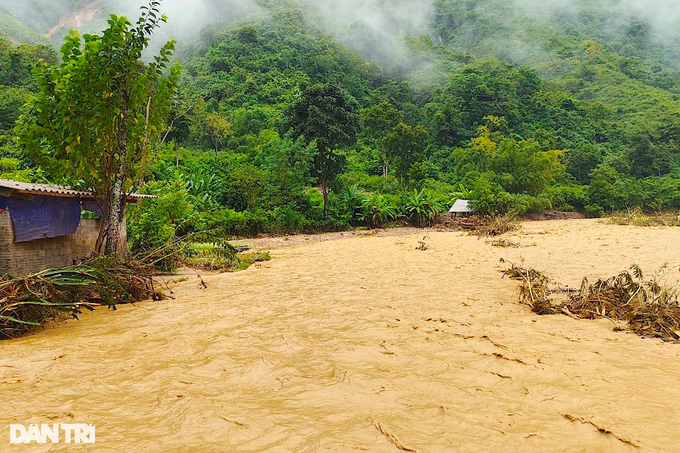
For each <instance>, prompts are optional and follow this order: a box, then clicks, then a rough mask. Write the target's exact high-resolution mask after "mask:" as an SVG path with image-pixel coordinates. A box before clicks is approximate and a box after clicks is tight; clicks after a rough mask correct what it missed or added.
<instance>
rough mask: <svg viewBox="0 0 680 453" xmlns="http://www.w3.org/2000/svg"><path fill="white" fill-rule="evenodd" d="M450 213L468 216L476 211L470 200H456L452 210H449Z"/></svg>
mask: <svg viewBox="0 0 680 453" xmlns="http://www.w3.org/2000/svg"><path fill="white" fill-rule="evenodd" d="M449 212H450V213H451V214H455V215H459V216H466V215H470V214H472V213H474V212H475V210H474V209H472V204H471V203H470V201H469V200H456V202H455V203H454V204H453V206H452V207H451V209H449Z"/></svg>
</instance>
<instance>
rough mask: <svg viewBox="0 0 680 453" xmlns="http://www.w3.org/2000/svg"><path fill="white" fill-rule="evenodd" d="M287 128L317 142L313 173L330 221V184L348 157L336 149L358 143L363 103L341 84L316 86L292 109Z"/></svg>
mask: <svg viewBox="0 0 680 453" xmlns="http://www.w3.org/2000/svg"><path fill="white" fill-rule="evenodd" d="M284 128H285V129H286V130H291V129H292V130H293V133H294V134H295V136H296V137H300V136H302V137H304V139H305V141H306V142H307V144H310V143H312V142H316V153H315V154H314V158H313V161H312V167H311V170H312V171H311V172H312V176H313V177H315V178H317V179H318V181H319V184H320V185H321V192H322V193H323V218H324V220H326V219H328V190H329V184H330V183H331V182H332V181H333V179H335V177H336V176H337V175H338V174H339V173H340V170H341V168H342V166H343V165H344V160H345V159H344V156H342V155H340V154H338V153H337V152H335V150H337V149H338V148H340V147H350V146H353V145H354V144H355V143H356V141H357V134H358V133H359V130H360V128H361V125H360V122H359V104H358V103H357V102H356V101H355V100H354V99H352V98H350V97H349V96H348V95H347V94H346V93H345V92H344V91H343V90H342V89H341V88H340V87H339V86H337V85H334V84H326V85H314V86H312V87H310V88H308V89H306V90H305V91H304V92H303V93H302V96H301V97H300V99H298V100H297V101H296V102H294V103H293V104H292V105H291V106H290V107H289V108H288V110H287V112H286V122H285V126H284Z"/></svg>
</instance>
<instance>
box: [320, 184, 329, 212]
mask: <svg viewBox="0 0 680 453" xmlns="http://www.w3.org/2000/svg"><path fill="white" fill-rule="evenodd" d="M321 193H322V194H323V219H324V220H328V182H327V181H326V180H325V179H322V180H321Z"/></svg>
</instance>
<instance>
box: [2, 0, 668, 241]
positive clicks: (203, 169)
mask: <svg viewBox="0 0 680 453" xmlns="http://www.w3.org/2000/svg"><path fill="white" fill-rule="evenodd" d="M44 3H45V2H42V3H41V2H40V1H39V0H31V1H29V2H22V5H21V7H20V8H17V7H15V6H13V4H14V2H5V1H2V2H0V30H2V31H4V32H5V34H6V35H7V37H6V38H5V41H2V42H1V43H0V150H1V153H2V160H0V166H2V168H1V170H2V172H4V176H3V177H12V178H19V179H27V180H54V179H55V178H54V176H53V175H51V174H50V173H49V172H48V171H46V170H44V169H40V168H39V167H38V166H37V165H36V164H35V163H34V161H33V160H32V157H31V156H30V155H27V154H26V153H25V152H24V151H23V148H22V145H21V144H20V141H19V140H18V139H17V137H16V134H17V132H18V131H20V129H21V127H19V128H17V129H16V131H15V130H13V129H12V128H13V127H14V124H15V121H16V120H17V119H18V118H19V115H20V114H21V113H22V112H23V113H25V117H24V120H23V121H24V122H27V121H30V117H31V110H30V100H31V97H32V93H34V92H35V83H34V80H33V78H32V77H33V76H32V75H31V72H30V68H31V66H32V65H33V64H34V63H35V62H36V61H37V60H39V59H40V58H44V59H46V60H48V61H56V59H57V56H56V55H57V54H56V52H55V51H54V50H53V49H51V48H50V45H49V43H47V41H45V42H42V45H37V46H36V45H35V44H41V39H43V38H44V39H45V40H48V39H49V38H50V36H48V34H49V33H50V31H52V32H53V33H54V27H58V26H59V25H63V24H68V23H69V21H68V20H64V18H66V19H69V18H73V17H75V16H77V17H78V18H80V19H83V20H84V21H83V23H82V28H83V30H84V31H88V30H90V29H91V28H96V26H95V24H97V21H98V20H99V21H101V20H102V18H103V17H105V13H106V12H109V11H110V12H118V10H117V8H120V9H123V10H129V9H130V7H131V5H130V2H127V3H126V4H123V2H118V1H110V2H103V1H102V2H78V1H72V2H61V3H59V2H57V3H53V2H47V3H49V4H50V5H52V6H47V5H45V4H44ZM381 5H382V2H378V1H375V2H358V1H356V2H352V1H350V2H343V3H339V2H323V1H315V0H307V1H304V2H300V3H298V2H294V1H283V0H281V1H274V0H266V1H265V0H263V1H259V2H246V1H242V2H234V1H232V2H226V1H221V0H212V1H210V2H207V3H205V4H203V6H202V8H204V9H203V10H201V11H202V19H201V21H199V22H196V26H195V27H194V28H196V30H194V31H193V34H191V33H189V32H188V31H187V27H186V26H185V24H184V23H181V24H179V25H176V26H177V27H179V28H178V30H180V29H181V32H179V31H178V33H179V35H178V36H185V37H186V41H185V42H179V43H178V47H179V49H181V52H180V53H179V57H180V60H181V61H180V63H181V64H182V66H183V67H184V71H183V76H182V77H183V78H182V82H181V89H180V92H179V93H178V98H177V100H176V102H175V105H174V107H173V113H172V115H171V117H170V118H169V122H171V124H172V129H171V130H170V131H169V133H168V134H167V137H166V141H165V142H164V145H163V148H162V149H161V150H160V151H159V153H158V160H157V161H156V162H155V163H154V164H153V166H152V168H151V173H150V174H149V175H147V177H146V178H145V183H144V186H143V187H138V188H136V189H138V190H146V191H149V192H153V193H157V194H159V195H161V197H160V198H159V199H158V200H157V201H155V202H150V203H149V204H148V205H146V206H143V207H142V208H138V209H134V210H132V211H131V213H130V215H131V216H132V217H131V219H132V220H133V221H132V222H130V238H131V241H132V246H133V247H137V248H139V247H142V246H151V245H153V244H157V243H159V242H162V241H164V240H167V238H168V237H170V236H172V235H181V234H184V233H187V232H191V231H198V230H215V229H218V230H219V231H221V232H222V234H223V235H224V236H232V235H252V234H258V233H281V232H295V231H312V230H314V231H320V230H329V229H342V228H346V227H349V226H351V225H355V226H356V225H369V226H382V225H385V224H388V223H391V222H395V221H411V222H413V223H415V224H422V223H423V222H424V221H427V219H429V218H430V217H431V216H432V215H433V213H435V212H437V211H438V210H441V209H443V208H446V207H447V206H448V205H449V204H450V203H452V202H453V201H454V200H455V199H456V198H459V197H460V198H463V197H464V198H471V199H472V200H474V202H475V204H476V206H477V208H478V209H479V210H481V211H484V212H488V213H491V214H504V213H506V212H514V213H516V214H524V213H526V212H528V211H531V212H540V211H542V210H545V209H548V208H555V209H562V210H578V211H581V212H585V213H586V214H588V215H593V216H598V215H602V214H604V213H605V212H611V211H615V210H622V209H625V208H627V207H632V206H640V207H642V208H644V209H647V210H664V209H676V208H679V207H680V183H679V182H678V181H679V180H680V179H679V177H680V160H679V156H680V116H679V115H680V101H679V99H678V97H679V96H680V34H677V33H675V32H674V31H672V25H673V24H675V23H676V22H674V20H675V17H679V16H677V15H676V16H674V15H673V14H675V13H676V12H680V11H676V10H674V9H673V8H672V7H668V6H665V7H664V6H663V5H662V6H660V8H661V7H664V8H671V9H670V10H669V9H667V10H660V9H657V10H656V12H657V13H660V14H662V13H663V20H664V21H663V22H662V21H661V20H660V19H659V17H660V16H659V14H656V15H654V14H651V13H650V11H649V8H648V9H644V8H637V7H636V6H635V5H636V3H635V2H609V1H599V0H598V1H596V0H591V1H585V0H582V1H572V2H547V3H546V4H545V5H543V6H540V7H538V6H535V5H530V4H529V2H519V1H512V0H484V1H470V0H436V1H435V2H433V3H429V2H421V3H416V4H414V3H412V2H411V3H407V2H395V3H394V4H393V5H392V6H390V7H387V6H381ZM167 6H168V8H169V11H170V12H179V11H180V10H178V9H177V5H175V4H174V3H173V2H168V5H167ZM50 8H54V9H50ZM47 11H49V12H50V13H49V14H48V13H47ZM207 11H209V12H211V13H212V14H209V15H211V16H213V17H211V20H206V18H205V16H206V14H203V13H205V12H207ZM38 12H40V13H38ZM84 13H87V14H84ZM179 15H180V17H178V18H174V17H172V15H171V16H170V17H169V20H170V24H169V25H168V27H169V28H170V30H169V31H168V30H166V32H167V33H172V24H173V20H175V19H176V20H177V21H178V22H182V20H183V19H184V18H183V17H181V16H182V14H181V13H179ZM186 16H187V17H194V18H198V17H199V15H198V13H196V12H194V13H193V15H192V14H189V13H187V14H186ZM196 20H198V19H196ZM198 25H200V27H199V26H198ZM199 28H200V31H199V30H198V29H199ZM58 30H60V29H59V28H58ZM60 33H62V34H63V32H60ZM38 37H40V39H38ZM51 38H52V39H54V34H52V35H51ZM21 42H25V43H28V44H21ZM319 85H324V86H326V87H335V86H337V87H339V88H340V90H341V91H342V93H344V94H345V95H346V97H347V99H348V100H349V101H348V102H349V104H348V105H350V104H351V105H353V104H352V103H353V102H354V101H356V105H357V109H358V110H357V121H358V123H357V124H358V127H359V128H360V131H359V132H358V135H357V136H356V140H355V141H354V143H352V144H350V145H343V146H341V147H340V149H337V150H334V149H331V150H330V151H329V152H330V153H331V157H332V159H331V160H332V163H333V165H332V166H329V164H328V162H325V163H324V162H323V161H322V159H321V160H320V157H319V156H320V155H319V153H320V152H321V151H319V147H318V141H314V140H309V139H308V138H309V137H308V136H305V135H304V134H300V133H298V131H297V130H296V129H295V128H294V127H291V124H293V123H292V122H291V115H294V112H295V106H296V105H298V104H299V103H300V102H303V101H304V99H307V98H306V97H305V96H307V95H308V94H309V93H311V92H314V91H313V90H314V89H316V88H315V87H317V88H318V86H319ZM317 92H318V90H317ZM24 105H26V107H22V106H24ZM352 108H353V107H352ZM350 116H351V115H350ZM326 126H329V127H330V123H329V124H327V125H326ZM348 127H350V126H349V125H348ZM331 170H332V171H331ZM324 181H327V183H328V188H329V192H330V193H329V200H328V204H329V212H328V216H327V218H325V217H326V216H324V211H323V204H324V203H323V196H322V193H321V192H320V191H319V190H317V188H318V187H322V186H323V187H325V186H326V184H322V183H323V182H324ZM57 182H67V183H78V181H64V180H59V181H57Z"/></svg>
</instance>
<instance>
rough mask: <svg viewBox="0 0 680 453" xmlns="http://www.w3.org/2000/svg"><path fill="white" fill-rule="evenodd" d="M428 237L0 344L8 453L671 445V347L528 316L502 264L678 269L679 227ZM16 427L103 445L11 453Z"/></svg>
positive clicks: (679, 404)
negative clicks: (67, 427) (497, 238)
mask: <svg viewBox="0 0 680 453" xmlns="http://www.w3.org/2000/svg"><path fill="white" fill-rule="evenodd" d="M424 234H425V233H423V232H420V233H419V234H418V235H410V236H393V235H386V236H374V235H365V236H362V235H354V236H352V237H350V238H347V239H343V240H333V241H326V242H316V241H310V242H309V243H299V242H296V241H292V242H291V244H292V245H289V246H287V247H280V248H276V249H273V250H272V256H273V260H272V261H271V262H268V263H263V264H261V265H259V266H257V267H252V268H251V269H249V270H247V271H244V272H240V273H236V274H221V275H210V276H207V277H205V281H206V282H207V283H208V288H207V289H203V288H200V287H199V280H198V278H197V277H196V276H193V277H189V280H188V281H186V282H183V283H179V284H177V285H176V286H175V287H174V290H175V296H176V299H175V300H166V301H161V302H145V303H141V304H138V305H137V306H127V307H119V310H118V311H117V312H111V311H107V310H105V309H103V310H98V311H97V312H95V313H94V314H86V315H84V316H83V317H82V319H81V321H71V322H68V323H65V324H61V325H58V326H53V327H48V328H47V329H46V330H40V331H37V332H36V333H35V334H33V335H30V336H27V337H24V338H20V339H16V340H11V341H4V342H0V403H1V405H0V451H9V452H24V451H31V452H33V451H36V452H42V451H102V452H109V451H110V452H140V453H146V452H263V451H273V452H331V451H332V452H353V451H358V452H396V453H398V452H400V451H417V452H480V451H485V452H510V451H519V452H524V451H526V452H547V451H564V452H609V451H615V452H619V451H621V452H627V451H650V452H667V451H675V450H677V447H678V445H680V383H679V381H678V379H679V377H680V345H679V344H669V343H663V342H661V341H659V340H655V339H642V338H640V337H638V336H636V335H634V334H631V333H627V332H614V331H613V329H612V327H613V324H612V323H611V322H609V321H606V320H601V321H578V320H574V319H570V318H568V317H566V316H549V317H539V316H537V315H534V314H533V313H531V312H530V311H529V309H528V308H526V307H524V306H521V305H519V304H518V303H517V284H516V282H513V281H509V280H507V279H505V280H503V279H501V275H500V273H499V269H501V268H502V267H503V266H504V265H502V264H501V263H499V259H500V258H501V257H503V258H506V259H508V260H511V261H514V262H520V261H521V260H522V259H524V260H525V265H526V266H530V267H535V268H537V269H539V270H542V271H545V272H546V273H548V274H549V275H552V276H554V277H556V278H557V279H558V280H560V281H561V282H562V283H563V284H569V285H574V286H576V285H578V284H579V283H580V280H581V278H582V277H583V276H588V277H589V278H591V279H596V278H597V277H608V276H611V275H614V274H615V273H618V272H619V271H621V270H623V269H625V268H627V267H628V266H629V265H631V264H633V263H636V264H638V265H640V266H641V267H642V269H643V270H646V271H647V272H648V273H651V272H652V271H653V270H655V269H657V268H658V267H659V266H661V265H663V264H664V263H669V264H672V265H677V264H680V247H678V244H679V243H680V229H670V228H647V229H642V228H635V227H621V226H610V225H604V224H601V223H597V222H595V221H591V220H571V221H548V222H533V223H527V224H525V225H524V230H523V231H521V232H520V233H517V234H514V235H511V236H509V237H508V239H511V240H515V241H519V242H521V243H522V244H523V245H525V246H526V247H523V248H516V249H504V248H496V247H492V246H490V245H488V244H486V243H485V240H484V239H477V238H476V237H469V236H465V235H463V234H462V233H444V232H428V233H427V235H428V238H427V239H425V240H424V242H425V243H426V244H427V246H428V249H427V250H426V251H419V250H416V246H417V245H418V242H419V241H420V240H423V235H424ZM345 237H346V236H345ZM674 272H676V273H678V277H680V272H677V270H675V271H674ZM673 275H675V274H673ZM10 423H20V424H24V425H28V424H30V423H50V424H52V423H90V424H94V425H96V429H97V432H96V440H97V442H96V444H95V445H94V446H93V445H89V446H86V445H80V446H76V445H64V444H59V445H53V444H47V445H43V446H36V444H33V445H32V446H17V445H12V446H10V445H9V424H10ZM2 433H5V434H2Z"/></svg>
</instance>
